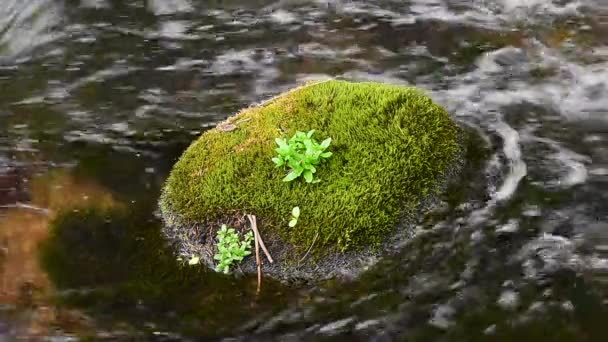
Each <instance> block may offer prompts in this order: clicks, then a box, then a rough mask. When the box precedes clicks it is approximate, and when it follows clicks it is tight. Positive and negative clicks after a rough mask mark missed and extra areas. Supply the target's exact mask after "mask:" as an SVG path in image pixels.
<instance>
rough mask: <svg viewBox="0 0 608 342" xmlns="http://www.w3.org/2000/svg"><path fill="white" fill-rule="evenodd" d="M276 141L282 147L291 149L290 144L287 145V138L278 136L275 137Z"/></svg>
mask: <svg viewBox="0 0 608 342" xmlns="http://www.w3.org/2000/svg"><path fill="white" fill-rule="evenodd" d="M274 141H275V142H276V143H277V145H279V147H280V148H282V149H289V146H288V145H287V142H286V141H285V139H280V138H276V139H274Z"/></svg>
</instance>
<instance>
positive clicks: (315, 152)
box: [272, 129, 332, 183]
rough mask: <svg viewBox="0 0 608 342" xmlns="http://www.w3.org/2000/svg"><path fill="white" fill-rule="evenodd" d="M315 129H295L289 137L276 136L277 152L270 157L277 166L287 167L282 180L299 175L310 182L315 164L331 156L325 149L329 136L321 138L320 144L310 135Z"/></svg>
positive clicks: (329, 141)
mask: <svg viewBox="0 0 608 342" xmlns="http://www.w3.org/2000/svg"><path fill="white" fill-rule="evenodd" d="M313 134H315V130H314V129H313V130H310V131H308V133H304V132H300V131H297V132H296V134H294V136H293V137H291V139H289V140H288V141H286V140H285V139H279V138H276V139H275V141H276V143H277V145H279V147H278V148H277V149H275V151H276V152H277V153H278V154H279V155H278V156H277V157H274V158H272V161H273V162H274V163H275V164H276V165H277V167H285V166H287V167H289V168H290V170H291V171H290V172H289V173H288V174H287V176H285V178H283V181H284V182H291V181H293V180H295V179H297V178H298V177H300V176H301V175H303V176H304V179H305V180H306V182H307V183H312V182H313V179H314V174H315V172H317V166H318V165H319V164H320V163H321V161H322V160H323V159H327V158H329V157H331V155H332V153H331V152H325V150H326V149H327V148H328V147H329V144H331V138H327V139H325V140H323V142H321V143H320V144H319V143H318V142H317V141H316V140H315V139H314V138H313V137H312V136H313Z"/></svg>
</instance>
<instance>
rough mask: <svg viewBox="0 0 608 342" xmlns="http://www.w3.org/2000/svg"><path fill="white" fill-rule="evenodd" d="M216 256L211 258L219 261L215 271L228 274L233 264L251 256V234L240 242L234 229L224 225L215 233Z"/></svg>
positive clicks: (246, 235)
mask: <svg viewBox="0 0 608 342" xmlns="http://www.w3.org/2000/svg"><path fill="white" fill-rule="evenodd" d="M216 238H217V254H216V255H215V256H213V258H214V259H215V260H217V261H219V263H218V265H217V267H216V269H215V270H216V271H217V272H223V273H224V274H228V273H229V272H230V266H231V265H232V263H233V262H235V261H236V262H240V261H242V260H243V259H244V258H245V257H246V256H248V255H250V254H251V241H253V232H251V231H249V232H247V234H245V239H244V240H242V241H241V239H240V238H239V235H238V234H237V232H236V230H235V229H234V228H228V227H227V226H226V225H225V224H223V225H222V228H221V229H220V230H218V231H217V236H216Z"/></svg>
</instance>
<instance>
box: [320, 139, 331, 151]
mask: <svg viewBox="0 0 608 342" xmlns="http://www.w3.org/2000/svg"><path fill="white" fill-rule="evenodd" d="M329 144H331V138H327V139H325V140H323V142H322V143H321V148H323V149H324V150H325V149H326V148H328V147H329Z"/></svg>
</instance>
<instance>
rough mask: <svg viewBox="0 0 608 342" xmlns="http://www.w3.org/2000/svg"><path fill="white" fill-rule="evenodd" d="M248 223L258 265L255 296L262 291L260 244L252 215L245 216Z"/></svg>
mask: <svg viewBox="0 0 608 342" xmlns="http://www.w3.org/2000/svg"><path fill="white" fill-rule="evenodd" d="M247 218H248V219H249V222H250V223H251V229H252V230H253V235H254V236H255V237H254V240H255V261H256V262H257V264H258V289H257V292H256V293H257V294H260V290H261V289H262V260H260V244H259V243H258V230H257V229H255V228H254V227H255V225H254V219H253V217H252V215H247Z"/></svg>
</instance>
